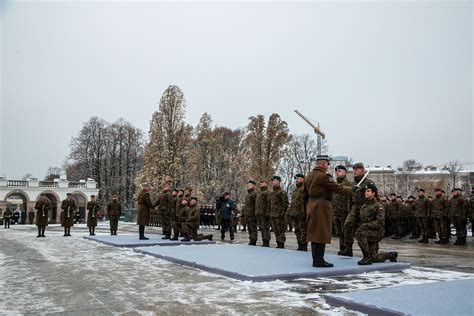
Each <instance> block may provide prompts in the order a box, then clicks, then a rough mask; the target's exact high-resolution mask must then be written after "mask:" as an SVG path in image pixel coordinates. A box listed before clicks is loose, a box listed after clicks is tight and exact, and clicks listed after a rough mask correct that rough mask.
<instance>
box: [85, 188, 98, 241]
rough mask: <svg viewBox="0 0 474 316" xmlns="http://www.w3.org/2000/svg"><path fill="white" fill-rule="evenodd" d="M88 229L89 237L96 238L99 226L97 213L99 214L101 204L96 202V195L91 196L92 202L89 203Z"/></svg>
mask: <svg viewBox="0 0 474 316" xmlns="http://www.w3.org/2000/svg"><path fill="white" fill-rule="evenodd" d="M86 208H87V210H88V212H87V227H88V228H89V235H91V236H95V227H96V226H97V213H98V212H99V209H100V206H99V203H97V201H96V200H95V195H91V200H90V202H87V207H86Z"/></svg>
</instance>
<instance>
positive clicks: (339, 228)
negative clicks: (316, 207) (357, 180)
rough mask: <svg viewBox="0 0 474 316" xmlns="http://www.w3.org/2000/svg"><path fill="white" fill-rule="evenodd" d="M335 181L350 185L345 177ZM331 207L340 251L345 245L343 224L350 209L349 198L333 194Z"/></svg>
mask: <svg viewBox="0 0 474 316" xmlns="http://www.w3.org/2000/svg"><path fill="white" fill-rule="evenodd" d="M336 181H337V183H340V184H342V185H344V186H351V185H352V184H351V183H350V182H349V180H347V177H344V178H342V177H341V178H337V179H336ZM332 207H333V211H334V216H333V221H334V231H335V234H336V237H339V250H341V251H342V250H344V248H345V245H346V243H345V240H344V223H345V222H346V219H347V215H348V214H349V211H350V209H351V198H350V197H348V196H345V195H343V194H334V196H333V199H332Z"/></svg>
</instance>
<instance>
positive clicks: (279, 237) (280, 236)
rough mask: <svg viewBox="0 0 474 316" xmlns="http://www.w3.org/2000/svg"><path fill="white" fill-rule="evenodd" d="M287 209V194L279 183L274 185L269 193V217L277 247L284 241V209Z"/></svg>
mask: <svg viewBox="0 0 474 316" xmlns="http://www.w3.org/2000/svg"><path fill="white" fill-rule="evenodd" d="M287 210H288V196H287V194H286V192H285V191H284V190H282V189H281V187H280V185H277V186H274V187H273V191H272V193H271V194H270V218H271V223H272V229H273V232H274V234H275V239H276V242H277V248H284V247H285V241H286V235H285V233H286V227H287V225H286V211H287Z"/></svg>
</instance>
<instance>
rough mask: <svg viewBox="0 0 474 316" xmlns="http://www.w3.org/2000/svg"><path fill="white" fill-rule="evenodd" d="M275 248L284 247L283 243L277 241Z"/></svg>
mask: <svg viewBox="0 0 474 316" xmlns="http://www.w3.org/2000/svg"><path fill="white" fill-rule="evenodd" d="M275 248H280V249H285V244H284V243H282V242H278V241H277V246H276V247H275Z"/></svg>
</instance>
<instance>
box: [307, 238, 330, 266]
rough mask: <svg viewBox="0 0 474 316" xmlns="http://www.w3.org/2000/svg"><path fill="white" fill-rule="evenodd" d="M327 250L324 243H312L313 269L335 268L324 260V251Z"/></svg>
mask: <svg viewBox="0 0 474 316" xmlns="http://www.w3.org/2000/svg"><path fill="white" fill-rule="evenodd" d="M325 249H326V244H322V243H316V242H312V243H311V253H312V256H313V267H317V268H331V267H334V265H333V264H332V263H329V262H326V261H325V260H324V251H325Z"/></svg>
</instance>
